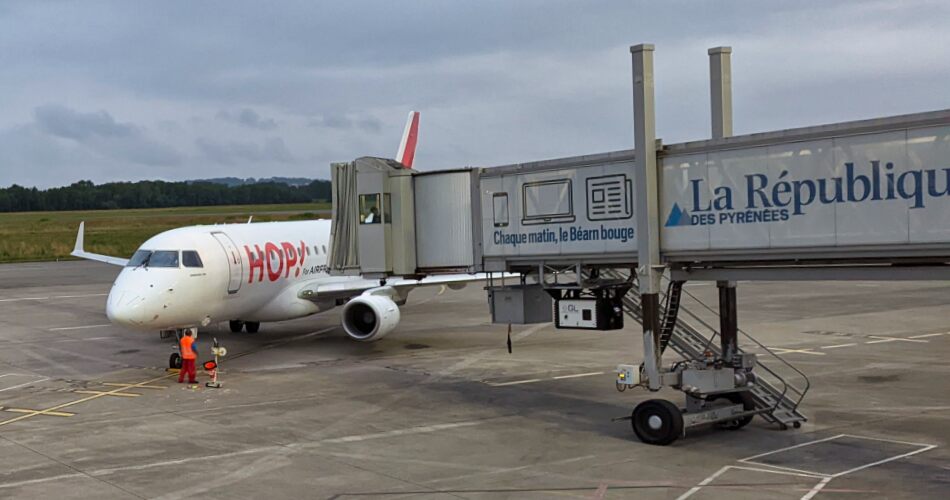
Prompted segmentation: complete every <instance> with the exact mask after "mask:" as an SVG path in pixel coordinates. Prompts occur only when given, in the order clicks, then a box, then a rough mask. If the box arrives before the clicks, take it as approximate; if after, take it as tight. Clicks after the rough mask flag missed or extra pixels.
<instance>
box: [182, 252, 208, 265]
mask: <svg viewBox="0 0 950 500" xmlns="http://www.w3.org/2000/svg"><path fill="white" fill-rule="evenodd" d="M181 263H182V264H184V265H185V267H204V266H203V265H202V264H201V257H199V256H198V252H196V251H194V250H182V251H181Z"/></svg>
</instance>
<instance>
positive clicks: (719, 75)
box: [709, 47, 732, 139]
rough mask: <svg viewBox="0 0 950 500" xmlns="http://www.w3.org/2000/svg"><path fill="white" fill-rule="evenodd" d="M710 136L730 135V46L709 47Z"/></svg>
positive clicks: (714, 137) (719, 137)
mask: <svg viewBox="0 0 950 500" xmlns="http://www.w3.org/2000/svg"><path fill="white" fill-rule="evenodd" d="M709 91H710V92H709V94H710V111H712V138H713V139H722V138H723V137H731V136H732V47H713V48H711V49H709Z"/></svg>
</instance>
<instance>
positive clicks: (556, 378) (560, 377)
mask: <svg viewBox="0 0 950 500" xmlns="http://www.w3.org/2000/svg"><path fill="white" fill-rule="evenodd" d="M604 373H605V372H590V373H578V374H576V375H561V376H559V377H553V380H563V379H566V378H579V377H592V376H594V375H603V374H604Z"/></svg>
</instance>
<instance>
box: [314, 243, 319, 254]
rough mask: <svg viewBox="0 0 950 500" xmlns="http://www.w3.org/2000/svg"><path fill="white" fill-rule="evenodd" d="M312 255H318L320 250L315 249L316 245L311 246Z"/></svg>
mask: <svg viewBox="0 0 950 500" xmlns="http://www.w3.org/2000/svg"><path fill="white" fill-rule="evenodd" d="M313 254H314V255H320V249H319V248H317V246H316V245H314V246H313Z"/></svg>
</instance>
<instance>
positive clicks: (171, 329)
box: [72, 111, 487, 368]
mask: <svg viewBox="0 0 950 500" xmlns="http://www.w3.org/2000/svg"><path fill="white" fill-rule="evenodd" d="M418 127H419V113H418V112H416V111H413V112H410V114H409V119H408V121H407V123H406V129H405V131H404V133H403V138H402V141H401V142H400V145H399V150H398V154H397V160H398V161H400V162H401V163H402V164H403V165H404V166H405V167H406V168H412V164H413V159H414V156H415V148H416V142H417V138H418ZM330 224H331V223H330V221H329V220H308V221H294V222H266V223H253V224H252V223H250V220H249V221H248V223H243V224H217V225H203V226H188V227H182V228H177V229H172V230H170V231H165V232H163V233H160V234H157V235H155V236H153V237H152V238H149V239H148V240H147V241H146V242H145V243H143V244H142V245H141V246H140V247H139V248H138V250H136V252H135V253H134V254H133V255H132V257H131V258H130V259H123V258H120V257H111V256H108V255H99V254H95V253H90V252H86V251H85V249H84V233H85V222H81V223H80V224H79V232H78V234H77V236H76V244H75V248H74V250H73V252H72V255H73V256H75V257H79V258H82V259H88V260H93V261H98V262H104V263H107V264H112V265H116V266H123V269H122V271H121V272H120V273H119V275H118V277H117V278H116V280H115V282H114V283H113V284H112V288H111V290H110V291H109V296H108V299H107V301H106V316H107V317H108V318H109V321H111V322H112V323H113V324H116V325H121V326H123V327H127V328H130V329H133V330H140V331H156V330H157V331H159V333H160V335H161V337H162V338H166V337H169V336H171V335H176V336H178V337H180V336H181V334H182V332H183V331H184V330H185V329H194V331H196V330H197V329H198V328H199V327H207V326H208V325H210V324H212V323H218V322H223V321H228V323H229V327H230V329H231V331H232V332H234V333H237V332H240V331H242V330H246V331H247V332H248V333H256V332H257V331H258V330H259V329H260V325H261V323H262V322H273V321H284V320H290V319H296V318H301V317H305V316H309V315H312V314H316V313H319V312H323V311H327V310H330V309H333V308H334V307H337V306H341V305H342V306H343V310H342V314H341V320H342V325H343V329H344V331H345V332H346V334H347V335H348V336H349V337H350V338H352V339H354V340H357V341H361V342H368V341H374V340H379V339H381V338H383V337H384V336H386V335H387V334H389V333H390V332H392V331H393V330H394V329H395V328H396V325H398V324H399V319H400V313H399V306H400V305H403V304H405V303H406V299H407V297H408V294H409V292H410V291H412V290H413V289H415V288H416V287H419V286H433V285H443V286H448V287H451V288H453V289H459V288H462V287H464V286H465V284H466V283H468V282H472V281H484V280H485V279H487V278H486V275H484V274H455V275H442V276H430V277H427V278H423V279H421V280H415V279H405V278H392V279H388V280H385V281H380V280H368V279H363V278H361V277H354V276H332V275H330V274H329V267H328V265H327V263H328V260H327V255H328V252H329V251H330ZM176 356H177V353H175V354H172V357H171V359H170V360H169V365H170V366H171V367H172V368H176V367H178V366H179V364H180V358H176Z"/></svg>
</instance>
